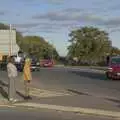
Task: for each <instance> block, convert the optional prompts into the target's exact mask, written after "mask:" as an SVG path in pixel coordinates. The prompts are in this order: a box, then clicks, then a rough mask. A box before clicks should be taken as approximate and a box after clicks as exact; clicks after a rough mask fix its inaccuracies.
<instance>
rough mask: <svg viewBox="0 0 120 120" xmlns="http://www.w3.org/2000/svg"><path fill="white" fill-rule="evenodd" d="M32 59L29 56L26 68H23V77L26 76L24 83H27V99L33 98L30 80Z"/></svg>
mask: <svg viewBox="0 0 120 120" xmlns="http://www.w3.org/2000/svg"><path fill="white" fill-rule="evenodd" d="M30 66H31V61H30V59H29V58H27V59H26V60H25V65H24V70H23V77H24V84H25V96H26V97H25V99H31V97H30V87H29V86H30V82H31V80H32V75H31V69H30Z"/></svg>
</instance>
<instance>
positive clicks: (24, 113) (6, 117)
mask: <svg viewBox="0 0 120 120" xmlns="http://www.w3.org/2000/svg"><path fill="white" fill-rule="evenodd" d="M0 119H1V120H115V119H113V118H108V117H98V116H88V115H82V114H77V113H69V112H66V113H65V112H64V113H63V112H59V111H52V110H43V109H42V110H39V111H38V110H30V109H26V110H25V109H22V108H13V109H9V108H0Z"/></svg>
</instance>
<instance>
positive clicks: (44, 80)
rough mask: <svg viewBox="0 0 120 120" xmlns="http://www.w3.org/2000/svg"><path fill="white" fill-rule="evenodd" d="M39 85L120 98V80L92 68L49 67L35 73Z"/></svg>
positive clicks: (35, 79)
mask: <svg viewBox="0 0 120 120" xmlns="http://www.w3.org/2000/svg"><path fill="white" fill-rule="evenodd" d="M33 78H34V81H36V83H38V84H37V85H38V87H39V86H41V87H42V86H44V87H47V88H51V89H52V88H55V89H66V90H68V89H70V90H77V91H79V92H87V93H89V94H93V95H96V96H103V97H104V96H111V97H117V98H120V81H110V80H107V79H106V77H105V74H104V73H101V72H98V71H97V72H96V70H91V69H83V68H81V69H70V68H69V69H68V68H49V69H44V68H43V69H41V71H40V72H35V73H33Z"/></svg>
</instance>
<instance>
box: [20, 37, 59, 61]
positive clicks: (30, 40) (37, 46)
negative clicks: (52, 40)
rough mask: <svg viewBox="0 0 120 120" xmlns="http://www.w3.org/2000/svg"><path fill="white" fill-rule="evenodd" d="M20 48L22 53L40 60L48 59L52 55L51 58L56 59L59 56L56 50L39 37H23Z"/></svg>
mask: <svg viewBox="0 0 120 120" xmlns="http://www.w3.org/2000/svg"><path fill="white" fill-rule="evenodd" d="M21 48H22V49H23V51H25V52H27V53H30V54H33V55H36V56H37V57H40V58H48V57H52V55H53V58H54V59H57V58H58V56H59V55H58V53H57V51H56V49H55V48H54V47H53V46H52V45H51V44H49V43H48V42H47V41H45V39H44V38H43V37H39V36H25V37H24V40H23V41H22V47H21Z"/></svg>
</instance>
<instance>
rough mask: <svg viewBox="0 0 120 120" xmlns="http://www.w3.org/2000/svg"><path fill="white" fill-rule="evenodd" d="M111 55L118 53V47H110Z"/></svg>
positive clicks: (119, 51) (119, 50)
mask: <svg viewBox="0 0 120 120" xmlns="http://www.w3.org/2000/svg"><path fill="white" fill-rule="evenodd" d="M111 55H112V56H113V55H120V49H119V48H117V47H112V49H111Z"/></svg>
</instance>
